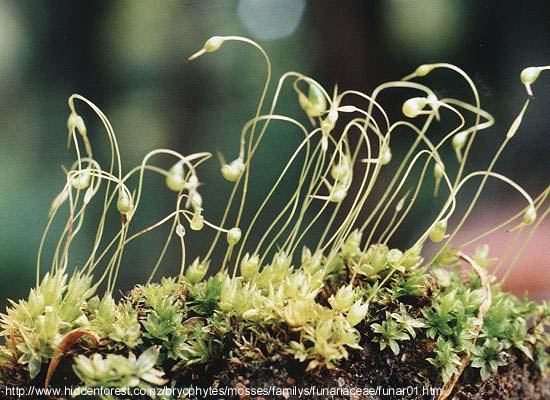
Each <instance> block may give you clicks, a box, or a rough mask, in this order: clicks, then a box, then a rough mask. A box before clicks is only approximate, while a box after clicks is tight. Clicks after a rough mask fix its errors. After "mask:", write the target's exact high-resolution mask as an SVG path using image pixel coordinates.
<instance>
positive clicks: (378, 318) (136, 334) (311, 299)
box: [2, 235, 550, 388]
mask: <svg viewBox="0 0 550 400" xmlns="http://www.w3.org/2000/svg"><path fill="white" fill-rule="evenodd" d="M350 238H351V239H350V240H348V241H346V243H347V246H346V251H345V252H341V253H339V254H337V255H336V260H337V261H334V260H331V259H329V258H327V257H318V258H317V259H316V260H313V256H312V255H311V252H309V250H307V249H304V252H303V254H304V257H303V258H302V261H301V264H300V265H299V266H296V267H294V266H293V265H292V263H291V260H290V259H289V258H288V257H287V256H286V255H285V254H283V253H279V254H277V255H276V256H275V257H274V259H273V260H272V261H271V262H270V263H268V264H266V265H264V266H262V268H260V269H259V270H258V271H255V272H253V273H251V274H249V275H248V276H247V277H246V278H244V277H242V276H241V277H230V276H228V275H227V273H224V272H220V273H217V274H215V275H213V276H211V277H209V278H208V279H204V280H200V281H198V282H197V281H193V282H191V281H190V280H189V279H188V278H187V277H185V276H184V277H182V278H181V279H175V278H163V279H162V282H161V283H150V284H147V285H144V286H139V285H138V286H136V288H135V289H134V290H132V291H131V292H130V293H129V294H128V295H127V296H126V297H124V298H123V299H122V300H121V301H120V302H119V303H118V304H115V302H114V301H113V299H112V297H111V296H110V295H105V296H103V297H102V298H101V299H100V298H98V297H97V296H94V297H91V295H92V293H91V292H90V287H89V280H88V279H86V278H85V277H83V276H82V275H79V274H75V275H73V277H72V278H71V279H70V280H69V281H68V283H67V284H66V282H67V275H66V274H65V273H63V272H57V273H55V274H53V275H49V276H47V277H46V278H45V279H44V281H43V282H42V284H41V285H40V286H39V287H38V288H36V290H33V291H32V292H31V294H30V296H29V299H28V300H21V301H19V302H18V303H13V305H12V307H10V308H9V309H8V311H7V314H6V315H4V316H3V317H2V328H3V329H4V335H5V339H6V342H5V343H6V344H5V346H3V347H2V355H3V358H2V360H3V364H2V371H3V375H4V376H8V375H9V374H10V373H12V372H13V370H17V371H19V372H20V374H19V382H18V383H19V384H22V385H25V384H28V383H29V382H30V383H31V384H36V385H41V384H42V380H43V379H44V378H43V377H44V370H46V369H47V368H48V363H50V362H51V360H52V359H53V358H55V357H59V356H66V357H67V358H70V359H71V361H70V364H71V365H72V369H73V373H69V374H68V373H67V370H65V371H64V372H63V373H64V374H65V376H64V379H63V380H61V379H60V377H58V375H59V374H60V372H56V371H53V382H54V384H55V383H56V382H66V379H68V380H69V381H70V382H72V384H74V385H78V384H83V385H85V386H86V387H118V388H127V387H137V386H139V387H145V388H147V387H150V386H160V387H162V386H164V385H168V386H170V385H175V386H180V387H185V386H188V385H191V384H193V383H196V384H199V385H202V386H203V387H207V386H209V385H211V384H213V383H214V382H216V380H219V379H221V378H222V377H223V376H227V374H228V373H229V372H230V371H231V369H232V368H233V369H234V368H236V367H237V366H238V368H239V369H241V370H242V369H250V370H262V369H269V368H271V367H273V365H281V366H293V367H292V368H293V370H302V371H304V370H305V371H308V370H312V369H324V368H329V369H333V368H336V367H338V366H340V365H341V363H342V362H343V361H344V362H349V361H345V360H347V359H350V358H351V359H353V358H354V357H358V355H354V353H358V354H362V353H364V352H365V348H371V349H372V348H373V346H379V349H380V350H381V351H382V354H386V355H387V356H388V357H390V358H391V357H393V356H392V354H393V355H394V356H399V355H400V354H403V351H402V346H403V345H404V344H405V343H406V342H411V341H412V343H411V345H413V346H418V347H419V348H423V349H424V350H425V351H426V352H425V353H424V358H425V360H424V361H427V362H428V363H429V364H427V365H429V367H427V369H428V370H429V376H432V377H433V376H439V377H440V378H439V379H433V380H432V381H431V384H432V385H434V387H435V388H439V387H441V385H445V384H447V383H448V382H450V381H451V379H452V378H453V376H455V375H460V374H461V373H463V374H464V376H468V377H469V379H470V380H473V381H475V380H479V381H485V380H487V379H488V378H490V377H491V376H493V375H495V374H497V373H498V371H499V368H501V369H502V367H504V366H507V365H509V364H513V363H514V361H513V360H514V359H515V358H516V357H517V356H518V354H519V355H520V356H521V357H523V359H524V360H525V362H528V363H530V364H531V365H532V368H535V367H536V368H537V370H538V371H539V374H543V373H545V372H547V371H548V365H549V361H550V355H549V354H548V352H547V350H548V348H549V344H550V334H549V333H547V332H545V327H548V326H550V318H549V315H550V306H549V305H548V304H547V303H544V304H541V305H537V304H535V303H533V302H531V301H529V300H527V299H519V298H517V297H515V296H513V295H511V294H509V293H505V292H503V291H502V290H501V289H500V285H498V284H494V285H491V292H490V296H491V299H492V300H491V304H490V306H489V307H488V309H487V310H486V311H484V312H483V314H482V315H480V308H481V307H482V306H483V305H484V304H486V293H484V288H483V286H482V283H481V279H480V277H479V275H478V274H477V273H476V272H475V271H474V270H469V271H465V270H464V269H463V268H461V267H460V266H459V265H455V266H442V265H439V266H438V267H437V269H435V271H434V272H433V273H432V272H428V271H426V269H425V268H423V260H422V258H421V257H420V256H419V255H418V250H414V251H410V250H409V251H405V252H400V251H399V252H398V251H397V250H396V249H392V250H388V249H387V248H384V247H381V246H379V245H373V246H372V247H370V248H369V249H368V250H367V251H366V252H361V251H360V250H359V249H356V250H355V251H353V250H352V249H351V248H352V247H353V246H352V245H351V242H352V240H353V238H354V235H352V236H351V237H350ZM380 252H382V253H384V254H386V256H385V257H384V256H381V255H380ZM344 253H345V254H344ZM390 254H391V255H390ZM397 254H399V255H400V256H399V257H397V256H396V255H397ZM388 255H390V256H389V257H388ZM380 260H383V261H380ZM375 261H376V262H375ZM480 261H482V260H480ZM373 263H376V270H377V272H376V274H375V275H373V274H371V275H364V274H359V273H357V270H364V269H367V270H370V269H369V268H372V264H373ZM483 271H484V270H483ZM492 278H493V277H488V279H489V280H491V279H492ZM54 282H55V283H56V284H55V285H54V284H53V283H54ZM75 298H77V299H81V301H80V302H79V303H78V307H75V308H74V309H76V311H74V312H67V308H66V307H64V306H63V304H67V301H68V300H69V299H75ZM73 305H74V304H73ZM37 307H38V308H37ZM52 321H54V322H52ZM530 321H531V322H530ZM78 331H84V332H87V333H92V334H93V335H89V336H88V337H86V336H83V338H82V339H81V340H80V341H79V342H78V343H77V344H76V345H75V346H74V347H71V348H70V349H67V350H66V353H65V354H63V353H61V352H60V351H59V350H57V348H56V346H57V347H59V345H60V343H62V342H63V341H64V340H65V338H66V337H68V336H69V335H71V334H73V333H74V332H78ZM92 336H97V337H98V339H99V341H98V342H96V341H95V340H92V339H91V337H92ZM406 346H407V348H410V346H409V345H408V344H407V345H406ZM350 353H351V355H350ZM77 354H78V355H77ZM134 354H138V355H139V356H138V357H137V358H136V356H134ZM76 355H77V356H76ZM34 360H40V361H34ZM221 366H227V367H221ZM464 367H465V368H466V369H465V371H462V369H463V368H464ZM25 369H26V370H28V374H27V373H23V372H22V371H23V370H25ZM41 370H42V374H39V372H40V371H41ZM31 374H32V375H31ZM197 376H200V377H201V378H200V379H197V378H196V377H197ZM29 379H30V380H29Z"/></svg>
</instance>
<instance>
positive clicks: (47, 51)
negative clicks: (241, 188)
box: [0, 0, 550, 309]
mask: <svg viewBox="0 0 550 400" xmlns="http://www.w3.org/2000/svg"><path fill="white" fill-rule="evenodd" d="M213 35H244V36H247V37H250V38H252V39H254V40H256V41H258V42H260V43H261V44H262V45H263V46H264V47H265V49H266V50H267V52H268V53H269V54H270V56H271V58H272V61H273V66H274V78H275V79H278V77H279V76H280V75H281V74H282V73H284V72H285V71H289V70H295V71H300V72H303V73H305V74H308V75H310V76H312V77H314V78H316V79H317V80H318V81H319V82H321V83H322V84H323V85H325V87H326V88H327V89H328V90H329V91H330V90H331V88H332V87H333V85H334V84H336V83H337V84H338V85H339V86H340V87H341V88H345V89H348V88H353V89H357V90H362V91H365V92H371V91H372V90H373V89H374V88H375V87H376V86H377V85H378V84H380V83H382V82H384V81H388V80H397V79H399V78H401V77H402V76H404V75H405V74H407V73H409V72H411V71H413V70H414V69H415V68H416V67H417V66H418V65H419V64H423V63H430V62H439V61H445V62H451V63H454V64H457V65H459V66H461V67H462V68H464V69H465V70H466V71H467V72H468V73H469V74H470V75H471V76H472V78H473V79H474V81H475V83H476V85H478V88H479V90H480V93H481V100H482V106H484V108H485V109H486V110H488V111H489V112H491V113H492V114H493V115H494V116H495V118H496V121H497V122H496V124H495V127H494V128H492V129H491V130H490V131H487V133H485V132H484V133H483V134H480V135H479V141H478V142H477V143H478V144H477V145H476V148H475V149H474V152H473V155H472V160H475V161H474V162H473V164H471V166H470V168H475V167H478V168H482V167H485V166H486V165H487V164H488V161H489V160H490V158H491V157H492V155H493V154H494V151H495V149H496V147H497V146H498V144H499V143H500V142H501V140H502V138H503V136H504V134H505V132H506V130H507V128H508V126H509V124H510V123H511V122H512V120H513V119H514V118H515V116H516V114H517V112H518V111H519V109H520V107H521V104H522V102H523V101H524V98H525V91H524V89H523V87H522V86H521V84H520V82H519V73H520V71H521V70H522V69H523V68H524V67H527V66H538V65H545V64H549V63H550V6H549V5H548V3H547V2H546V1H529V2H521V1H515V2H503V1H498V0H485V1H483V2H480V1H476V0H469V1H452V0H386V1H346V2H343V1H304V0H239V1H232V0H226V1H222V0H196V1H195V0H166V1H145V0H131V1H130V0H117V1H78V2H75V1H69V0H66V1H61V0H57V1H27V0H2V1H0V188H1V190H0V222H1V223H0V271H1V275H0V276H1V278H0V291H1V293H2V296H0V307H1V309H3V308H4V306H5V304H6V299H7V298H19V297H23V296H26V295H27V292H28V289H29V287H30V286H31V285H33V284H34V274H35V268H34V266H35V256H36V250H37V248H38V244H39V241H40V236H41V233H42V230H43V228H44V225H45V223H46V218H47V214H48V210H49V208H50V204H51V201H52V200H53V198H54V197H55V196H56V194H57V193H58V192H59V191H60V190H61V189H62V187H63V184H64V175H63V172H62V170H61V168H60V165H62V164H63V165H65V166H69V165H70V164H71V162H72V161H73V160H74V156H73V153H71V152H69V151H67V149H66V147H65V144H66V119H67V116H68V107H67V98H68V97H69V96H70V95H71V94H72V93H79V94H82V95H84V96H85V97H87V98H89V99H91V100H92V101H94V102H95V103H96V104H97V105H98V106H99V107H100V108H101V109H102V110H103V111H104V112H105V113H106V114H107V116H108V117H109V118H110V120H111V122H112V124H113V126H114V129H115V132H116V133H117V136H118V139H119V143H120V146H121V149H122V153H123V154H122V159H123V167H124V168H125V169H126V170H128V169H129V168H131V167H132V166H134V165H136V164H139V163H140V162H141V159H142V157H143V156H144V155H145V154H146V153H147V152H148V151H150V150H152V149H154V148H157V147H166V148H172V149H175V150H177V151H179V152H181V153H183V154H190V153H193V152H197V151H215V150H217V149H221V150H223V151H224V153H225V154H226V157H227V158H229V159H232V158H234V157H236V155H237V152H238V140H239V139H238V138H239V134H240V128H241V126H242V124H243V123H244V122H246V121H247V120H248V119H249V118H251V117H252V116H253V115H254V112H255V107H256V104H257V100H258V97H259V93H260V90H261V87H262V85H263V80H264V76H265V64H264V63H263V60H262V59H261V57H260V56H259V55H258V54H257V53H256V52H255V51H254V50H253V49H251V48H248V47H247V46H242V45H238V44H235V43H228V44H227V45H224V47H223V48H222V49H221V50H220V51H218V52H217V53H215V54H212V55H207V56H204V57H201V58H199V59H197V60H196V61H193V62H192V63H190V62H187V61H186V59H187V57H188V56H189V55H190V54H192V53H194V52H195V51H196V50H198V49H200V48H201V47H202V45H203V43H204V41H205V40H206V39H207V38H209V37H210V36H213ZM433 75H434V76H433V77H429V79H426V80H424V82H427V83H428V84H430V85H431V86H432V87H433V88H434V89H435V91H436V93H437V94H438V95H439V96H452V97H458V98H463V99H466V100H467V101H470V102H473V99H472V96H471V94H470V93H469V92H468V88H467V86H466V85H465V84H464V82H463V81H461V80H460V79H459V78H457V77H456V76H454V75H453V74H452V73H450V72H440V73H437V74H433ZM272 88H273V86H272ZM534 90H535V93H536V101H535V102H534V103H533V104H532V105H531V106H530V108H529V110H528V113H527V115H526V117H525V118H524V125H523V127H522V128H521V130H520V132H518V134H517V135H516V137H515V138H514V140H513V143H512V145H511V146H510V147H509V148H508V149H507V150H506V151H505V153H504V154H503V156H502V158H501V160H500V161H499V162H498V164H497V167H496V169H497V170H498V171H499V172H501V173H504V174H506V175H508V176H510V177H511V178H512V179H514V180H516V181H517V182H518V183H520V184H522V185H523V186H524V187H525V188H526V189H527V190H528V191H529V192H530V193H531V194H534V195H535V194H538V193H540V192H541V191H542V190H543V189H544V187H545V186H546V185H547V183H548V180H547V178H548V171H549V170H550V163H549V158H550V157H549V154H550V153H549V150H550V149H549V143H550V139H549V134H550V132H549V129H548V126H549V122H550V121H549V118H548V112H547V110H548V107H549V105H550V103H549V102H548V97H549V96H548V95H549V94H550V77H546V76H544V73H543V76H542V77H541V79H539V81H537V82H536V84H535V87H534ZM407 96H410V93H407V92H405V93H404V94H403V97H399V96H397V97H396V96H393V95H392V96H384V97H383V102H384V104H385V105H386V106H387V107H388V108H390V109H393V110H396V112H395V113H393V114H392V115H394V116H395V117H397V116H398V114H397V112H398V111H399V110H400V107H401V104H402V101H403V100H404V99H406V98H407ZM78 110H79V111H80V112H81V114H82V115H83V116H84V118H85V120H86V123H87V125H88V130H89V132H90V137H91V140H92V144H93V146H94V148H95V153H96V154H97V155H99V159H100V160H101V161H103V162H104V165H106V164H105V163H107V162H108V159H107V156H108V152H109V150H108V142H107V140H106V136H105V134H104V132H103V130H102V128H101V127H100V126H99V124H98V120H97V118H95V117H94V116H93V114H91V113H89V112H88V110H86V108H85V107H84V106H81V105H79V106H78ZM278 112H279V113H283V114H286V113H288V114H289V115H290V116H294V117H297V118H300V119H301V120H304V121H305V118H303V115H302V113H301V111H300V109H299V107H298V104H297V101H296V96H295V95H294V94H293V91H292V90H291V89H289V88H288V86H287V88H286V89H285V90H284V92H283V96H282V99H281V102H280V105H279V106H278ZM449 126H450V125H449ZM445 127H448V126H446V125H444V124H442V125H441V132H444V129H445ZM436 129H437V128H436ZM298 138H299V136H298V135H296V133H295V131H294V130H293V129H292V128H289V127H288V126H286V125H284V124H276V123H274V124H273V126H272V129H271V131H270V133H269V134H268V136H267V137H266V141H265V143H264V146H263V150H261V151H260V153H259V154H258V161H257V164H256V166H255V168H256V170H257V171H261V175H259V176H258V175H256V176H255V177H254V178H253V181H252V188H253V190H252V202H254V200H256V201H258V200H259V199H261V198H262V196H264V195H265V192H266V190H268V189H269V188H270V185H271V184H272V182H273V180H272V179H273V178H274V177H275V173H276V172H277V171H279V170H280V169H281V168H282V165H281V164H280V163H281V160H282V159H284V158H285V157H288V156H289V155H290V154H291V152H292V146H295V145H296V144H297V143H298ZM407 140H408V139H407ZM407 140H404V141H403V143H400V141H399V140H394V142H393V144H394V146H395V150H394V154H397V155H398V154H400V151H403V150H404V149H405V147H404V146H405V145H406V144H408V143H409V142H408V141H407ZM449 156H450V157H451V156H452V157H454V156H453V155H452V154H451V152H449ZM158 163H159V164H161V165H164V166H166V167H168V166H169V164H170V163H169V162H168V160H166V159H161V158H159V159H158ZM218 167H219V166H218V163H217V161H216V160H215V158H213V159H212V160H211V161H209V162H208V163H207V164H204V166H203V167H201V169H200V170H199V176H200V178H201V180H202V181H203V182H205V183H206V184H205V186H204V187H202V188H201V193H202V195H203V198H204V202H205V204H204V208H205V213H206V215H207V216H208V218H209V219H210V220H212V221H218V220H219V219H220V216H221V212H222V207H221V206H222V205H223V203H224V202H222V201H221V199H223V198H224V196H226V195H227V194H228V193H229V190H230V187H231V186H230V184H229V183H227V182H225V181H223V180H222V179H221V177H220V175H219V168H218ZM146 184H147V189H146V192H144V198H143V203H142V206H141V211H140V218H139V219H136V221H135V224H136V227H137V228H139V227H145V226H147V225H148V224H151V223H153V222H154V221H156V220H158V219H160V218H161V217H162V216H163V215H166V214H167V213H168V212H170V210H173V208H174V202H175V196H174V193H173V192H169V191H168V190H166V189H165V188H164V183H163V181H162V180H161V179H159V178H158V177H157V176H151V177H150V179H149V178H148V179H147V180H146ZM427 186H428V188H427V190H426V193H424V194H423V196H422V203H421V204H420V205H419V206H418V208H417V209H416V211H415V215H414V218H417V220H418V221H419V222H420V223H419V224H418V226H417V224H416V223H415V221H417V220H416V219H415V221H413V223H411V220H410V218H409V219H408V223H407V224H406V226H407V227H406V228H405V229H402V230H401V232H400V234H399V235H398V236H397V237H396V240H395V242H394V243H393V244H394V245H395V246H406V245H407V244H410V242H411V240H412V238H413V237H414V234H415V233H417V231H418V230H420V229H422V228H423V227H425V224H426V223H427V221H428V220H429V218H430V217H432V216H433V215H435V212H436V208H435V204H438V203H435V200H433V199H432V198H431V197H430V192H431V187H430V185H429V184H428V185H427ZM287 188H288V187H287ZM473 189H474V188H471V189H470V190H473ZM284 194H285V193H284V190H283V191H282V194H281V195H280V196H279V197H280V199H279V200H281V199H282V198H284ZM467 194H468V193H467V192H466V197H465V198H466V199H467V198H468V197H467ZM522 206H523V203H521V198H519V196H518V195H517V194H516V193H514V192H512V191H510V190H508V188H507V187H505V186H503V185H500V184H494V183H490V184H489V185H488V190H487V193H486V195H484V196H483V198H482V202H481V204H480V207H479V208H478V209H477V210H476V212H475V213H474V215H473V217H472V219H473V220H474V222H475V221H476V219H482V217H483V216H485V217H487V215H489V217H487V218H489V219H491V218H493V217H491V215H495V218H496V216H499V215H500V214H503V215H504V213H506V212H508V211H509V210H516V209H517V208H518V207H522ZM487 210H489V211H487ZM92 214H93V213H91V215H89V216H88V218H87V221H88V225H87V227H86V228H85V229H84V230H83V232H82V233H81V234H80V236H79V240H78V242H77V243H75V246H74V248H73V253H72V257H71V261H72V263H73V264H74V265H79V263H80V264H82V263H83V262H85V260H86V258H87V254H88V251H89V247H90V244H91V243H92V241H93V236H94V234H95V224H94V220H93V215H92ZM501 217H502V216H501ZM500 219H501V218H498V219H496V220H495V221H494V222H498V221H500ZM112 223H113V226H116V224H118V223H119V221H118V220H117V219H116V218H115V219H114V220H113V221H112ZM547 225H548V224H546V226H547ZM137 228H136V229H137ZM543 232H546V233H543V235H545V236H542V237H543V239H544V240H546V241H547V242H548V241H550V238H548V235H547V232H548V229H546V230H545V231H544V230H543ZM165 235H166V229H164V230H158V232H154V233H153V234H151V235H150V236H149V237H148V238H146V239H144V240H143V241H141V242H140V243H139V244H137V245H136V244H134V245H132V246H129V247H128V250H127V251H126V254H125V258H124V260H123V268H122V272H121V276H120V278H119V287H120V289H121V290H127V289H128V288H129V287H131V286H132V285H133V284H134V283H135V282H141V281H143V280H144V279H145V278H146V277H147V276H148V274H149V271H150V268H151V267H152V265H153V264H154V262H155V260H156V257H157V255H158V252H160V247H161V244H160V240H161V239H162V238H164V237H165ZM189 237H190V235H188V236H187V238H188V239H187V243H188V244H187V248H188V257H189V258H188V260H191V259H193V258H194V257H195V256H197V255H200V254H202V253H204V251H205V248H206V247H207V246H208V241H209V240H210V234H206V233H204V232H200V234H197V235H195V236H193V238H191V239H189ZM54 238H55V232H54V235H52V236H50V239H54ZM190 243H192V245H191V244H190ZM54 244H55V240H50V241H49V243H48V245H47V247H46V249H45V253H44V258H43V265H45V266H47V265H48V261H49V259H50V257H51V252H52V249H53V245H54ZM547 248H548V246H546V247H544V246H543V247H542V248H541V249H540V251H542V252H544V251H546V253H544V254H548V249H547ZM548 256H549V257H550V255H548ZM541 259H542V260H543V261H542V262H546V266H547V267H548V266H550V265H549V264H550V262H548V259H550V258H541ZM178 268H179V252H178V251H177V249H176V248H174V249H172V250H171V252H170V257H169V258H168V260H167V262H165V263H164V264H163V266H162V268H161V271H160V273H161V274H163V275H174V274H176V273H177V271H178ZM545 285H546V286H545ZM542 287H543V289H545V288H548V287H550V278H549V279H548V280H547V281H545V282H543V286H542Z"/></svg>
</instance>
